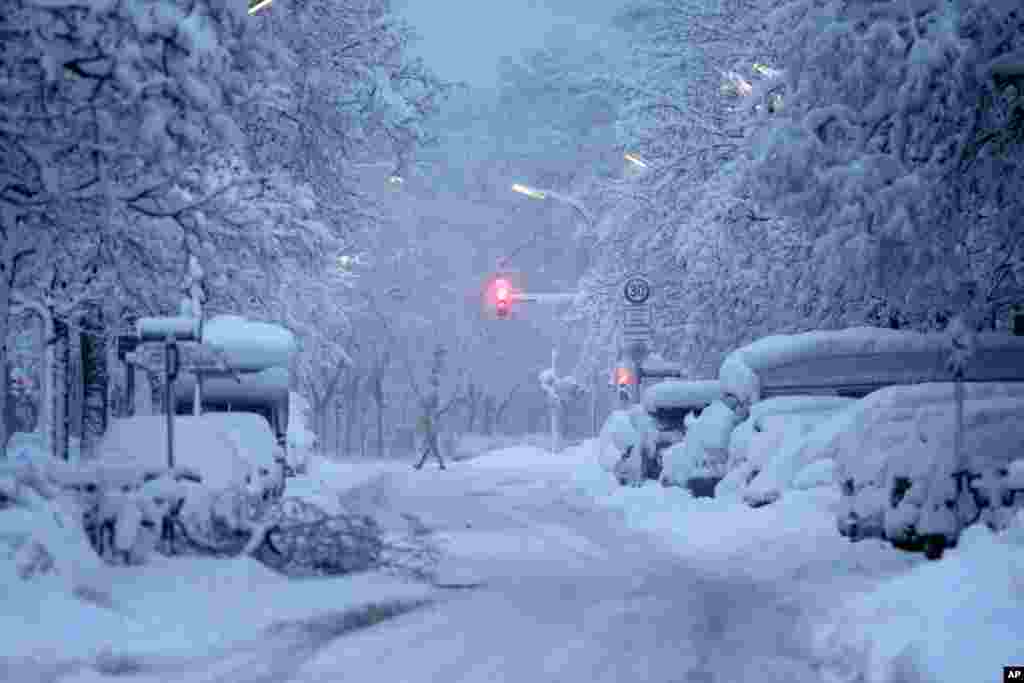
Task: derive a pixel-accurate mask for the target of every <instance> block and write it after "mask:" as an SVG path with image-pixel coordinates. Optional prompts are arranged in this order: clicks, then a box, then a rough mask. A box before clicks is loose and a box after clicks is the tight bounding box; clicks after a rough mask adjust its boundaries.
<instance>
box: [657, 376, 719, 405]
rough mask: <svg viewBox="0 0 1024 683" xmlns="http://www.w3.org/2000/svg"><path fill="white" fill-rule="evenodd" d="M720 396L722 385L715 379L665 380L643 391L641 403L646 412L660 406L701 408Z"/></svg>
mask: <svg viewBox="0 0 1024 683" xmlns="http://www.w3.org/2000/svg"><path fill="white" fill-rule="evenodd" d="M720 398H722V387H721V384H720V383H719V382H718V381H717V380H702V381H691V382H684V381H681V380H671V379H669V380H665V381H663V382H658V383H657V384H654V385H651V386H650V387H648V388H647V390H646V391H644V399H643V404H644V408H646V410H647V412H649V413H653V412H656V411H657V410H658V409H662V408H703V407H704V406H706V405H708V404H710V403H711V402H712V401H717V400H718V399H720Z"/></svg>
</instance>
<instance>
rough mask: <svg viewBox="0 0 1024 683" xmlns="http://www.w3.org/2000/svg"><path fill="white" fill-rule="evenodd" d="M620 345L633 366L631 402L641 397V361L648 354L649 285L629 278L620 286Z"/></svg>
mask: <svg viewBox="0 0 1024 683" xmlns="http://www.w3.org/2000/svg"><path fill="white" fill-rule="evenodd" d="M622 297H623V308H622V346H623V351H624V352H625V354H626V356H627V357H628V358H629V359H630V360H631V362H632V365H633V381H634V382H635V384H634V390H633V400H634V401H637V400H639V397H640V387H641V385H642V383H643V375H642V370H643V361H644V358H646V357H647V354H648V353H650V351H651V338H652V335H651V302H650V299H651V283H650V282H649V281H648V280H647V278H646V277H644V276H642V275H632V276H630V277H629V278H627V279H626V281H625V283H624V284H623V286H622Z"/></svg>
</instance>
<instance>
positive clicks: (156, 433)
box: [98, 415, 248, 489]
mask: <svg viewBox="0 0 1024 683" xmlns="http://www.w3.org/2000/svg"><path fill="white" fill-rule="evenodd" d="M165 424H166V418H165V417H164V416H162V415H145V416H136V417H126V418H121V419H117V420H113V421H112V422H111V424H110V427H109V428H108V429H107V433H106V434H104V436H103V439H102V440H101V441H100V445H99V449H98V453H99V454H100V461H101V462H100V463H98V465H100V466H101V467H102V468H103V469H104V470H105V471H107V470H109V471H115V470H117V469H118V466H119V465H121V466H123V467H126V468H128V469H131V468H132V467H133V466H136V465H138V466H140V467H142V468H145V469H148V468H162V467H166V465H167V452H166V446H165V444H166V439H167V436H166V434H167V432H166V427H165ZM174 458H175V464H176V465H180V466H184V467H189V468H191V469H193V470H195V471H196V472H198V473H199V474H200V475H201V476H202V478H203V483H204V484H206V485H208V486H211V487H213V488H215V489H219V488H227V487H230V486H240V485H243V484H244V483H245V476H246V474H248V464H247V462H246V461H245V460H244V459H243V458H242V457H241V455H240V454H239V453H238V448H237V447H236V445H235V443H233V441H232V440H231V439H230V438H229V436H228V434H227V433H226V432H225V430H224V428H223V425H222V424H218V423H217V422H215V421H211V420H206V419H204V417H183V416H178V417H176V418H175V419H174Z"/></svg>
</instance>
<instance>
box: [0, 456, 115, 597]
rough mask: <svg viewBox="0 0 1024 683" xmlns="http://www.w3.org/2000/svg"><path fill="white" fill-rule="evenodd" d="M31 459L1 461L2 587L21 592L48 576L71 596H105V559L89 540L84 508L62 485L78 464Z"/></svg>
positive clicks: (47, 580) (0, 571)
mask: <svg viewBox="0 0 1024 683" xmlns="http://www.w3.org/2000/svg"><path fill="white" fill-rule="evenodd" d="M27 460H28V461H21V462H15V463H11V462H4V463H2V464H0V590H2V591H5V592H8V593H11V592H13V593H18V592H19V591H22V590H25V588H24V586H25V584H26V583H31V582H33V581H44V582H46V584H47V585H48V586H50V587H51V588H52V589H54V590H59V591H60V592H61V593H62V594H65V595H66V596H68V599H72V596H79V597H82V596H87V597H88V598H91V599H96V600H100V601H102V600H104V598H103V597H102V596H103V595H105V594H106V586H105V585H104V582H103V580H102V569H103V562H102V560H101V559H100V558H99V556H98V555H97V554H96V552H95V551H94V550H93V548H92V545H91V544H90V543H89V539H88V537H87V535H86V532H85V526H84V523H83V509H82V507H81V506H80V505H79V504H78V502H77V501H76V500H75V499H74V498H73V497H72V496H71V495H70V494H69V493H67V492H66V491H64V490H62V487H61V483H62V482H67V481H70V480H72V479H73V478H74V477H75V476H76V474H77V472H76V470H77V466H76V465H72V464H69V463H65V462H62V461H51V462H50V463H49V466H48V467H47V466H44V465H43V464H40V461H36V462H32V461H31V460H30V459H27ZM0 602H4V603H5V604H6V601H5V600H0Z"/></svg>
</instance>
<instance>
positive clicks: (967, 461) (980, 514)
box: [803, 383, 1024, 554]
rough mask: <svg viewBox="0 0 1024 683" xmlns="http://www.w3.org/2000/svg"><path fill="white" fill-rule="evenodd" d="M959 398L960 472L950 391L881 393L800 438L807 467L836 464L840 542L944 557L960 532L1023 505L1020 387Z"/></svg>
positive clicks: (987, 387) (1003, 519)
mask: <svg viewBox="0 0 1024 683" xmlns="http://www.w3.org/2000/svg"><path fill="white" fill-rule="evenodd" d="M964 394H965V400H964V405H963V416H964V432H963V442H962V443H963V446H962V452H963V458H964V462H963V463H962V464H958V463H957V462H956V459H955V449H954V443H955V433H956V424H957V421H956V403H955V401H954V387H953V385H952V384H950V383H935V384H919V385H913V386H896V387H888V388H886V389H882V390H879V391H877V392H875V393H873V394H871V395H869V396H867V397H866V398H863V399H861V400H860V401H857V403H856V404H854V405H852V406H850V407H849V408H847V409H845V410H842V411H840V412H838V413H836V414H835V415H834V417H833V418H832V419H831V421H830V422H828V423H825V424H823V425H821V426H820V427H819V428H818V430H816V433H815V434H812V435H809V437H808V438H807V439H805V445H804V456H803V457H804V458H805V459H806V460H807V461H810V462H818V461H826V460H831V461H833V462H834V467H835V472H834V477H835V480H836V482H837V483H838V485H839V487H840V491H841V492H842V504H841V506H840V508H839V510H838V513H837V527H838V529H839V532H840V533H841V534H842V535H844V536H846V537H848V538H850V539H851V540H855V541H856V540H860V539H863V538H869V537H879V538H884V539H888V540H889V541H891V542H892V543H893V544H894V545H896V546H898V547H902V548H905V549H909V550H921V549H924V550H925V551H926V552H928V553H929V554H934V553H936V552H938V553H941V549H942V548H943V547H946V546H953V545H955V544H956V541H957V537H958V536H959V533H960V530H962V529H963V528H964V527H966V526H969V525H970V524H973V523H975V522H977V521H979V520H980V521H983V522H985V523H986V524H987V525H988V526H990V527H991V528H993V529H1000V528H1002V527H1004V526H1005V525H1006V524H1007V523H1008V521H1009V520H1010V519H1011V518H1012V516H1013V514H1014V513H1015V511H1016V510H1018V509H1020V508H1022V507H1024V481H1018V479H1019V475H1018V470H1020V469H1021V468H1022V465H1020V464H1019V463H1020V462H1021V460H1024V385H1020V384H996V383H974V384H971V383H967V384H965V385H964ZM812 437H813V438H812ZM960 467H962V469H959V468H960ZM929 544H932V546H931V548H932V549H931V550H929Z"/></svg>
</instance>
